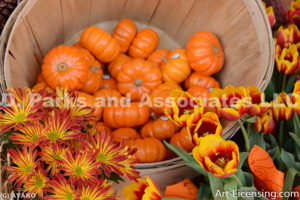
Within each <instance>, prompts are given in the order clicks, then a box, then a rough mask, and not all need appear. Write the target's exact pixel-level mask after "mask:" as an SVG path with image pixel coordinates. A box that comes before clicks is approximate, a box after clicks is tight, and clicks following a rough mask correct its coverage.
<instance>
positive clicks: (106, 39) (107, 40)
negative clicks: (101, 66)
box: [80, 26, 120, 63]
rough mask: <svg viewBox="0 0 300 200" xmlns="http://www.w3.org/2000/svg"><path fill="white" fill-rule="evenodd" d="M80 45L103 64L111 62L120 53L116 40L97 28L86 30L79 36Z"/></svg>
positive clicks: (91, 27)
mask: <svg viewBox="0 0 300 200" xmlns="http://www.w3.org/2000/svg"><path fill="white" fill-rule="evenodd" d="M80 43H81V45H82V46H83V47H84V48H85V49H87V50H89V51H90V52H91V53H92V54H93V55H95V56H96V58H97V59H98V60H100V61H101V62H104V63H107V62H111V61H112V60H114V59H115V58H116V57H117V56H118V55H119V53H120V45H119V44H118V42H117V40H116V39H115V38H113V37H112V36H111V35H110V34H109V33H107V32H105V31H104V30H102V29H101V28H99V27H97V26H90V27H88V28H86V29H85V30H84V31H83V32H82V34H81V36H80Z"/></svg>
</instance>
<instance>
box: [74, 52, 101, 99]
mask: <svg viewBox="0 0 300 200" xmlns="http://www.w3.org/2000/svg"><path fill="white" fill-rule="evenodd" d="M79 50H80V52H81V54H82V55H83V56H84V57H85V59H86V60H87V61H88V62H89V66H90V68H89V71H88V78H87V81H86V83H85V84H84V86H83V87H82V89H81V91H83V92H87V93H90V94H92V93H94V92H96V91H97V90H98V89H99V88H100V86H101V83H102V75H103V71H102V68H103V67H102V65H101V63H99V61H98V60H96V59H95V57H94V56H93V55H92V54H90V52H89V51H88V50H86V49H82V48H81V49H79Z"/></svg>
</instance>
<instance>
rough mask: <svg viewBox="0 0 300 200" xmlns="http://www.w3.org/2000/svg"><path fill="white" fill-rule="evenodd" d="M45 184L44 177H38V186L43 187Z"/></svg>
mask: <svg viewBox="0 0 300 200" xmlns="http://www.w3.org/2000/svg"><path fill="white" fill-rule="evenodd" d="M43 184H44V181H43V179H41V178H40V179H38V180H37V181H36V185H37V186H38V187H42V186H43Z"/></svg>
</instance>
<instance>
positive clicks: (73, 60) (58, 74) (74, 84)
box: [42, 45, 89, 89]
mask: <svg viewBox="0 0 300 200" xmlns="http://www.w3.org/2000/svg"><path fill="white" fill-rule="evenodd" d="M88 70H89V63H88V62H87V61H86V59H85V58H84V56H83V55H81V53H80V51H79V50H78V49H77V48H75V47H70V46H66V45H60V46H58V47H56V48H53V49H51V50H50V51H49V53H48V54H47V55H46V56H45V58H44V61H43V65H42V78H43V79H44V80H45V81H46V83H47V85H49V86H50V87H51V88H52V89H56V87H68V88H69V89H75V88H76V89H81V88H82V87H83V86H84V84H85V82H86V81H87V77H88Z"/></svg>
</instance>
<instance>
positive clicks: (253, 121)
mask: <svg viewBox="0 0 300 200" xmlns="http://www.w3.org/2000/svg"><path fill="white" fill-rule="evenodd" d="M255 121H256V116H253V117H250V118H248V119H245V122H248V123H251V124H253V123H255Z"/></svg>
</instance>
